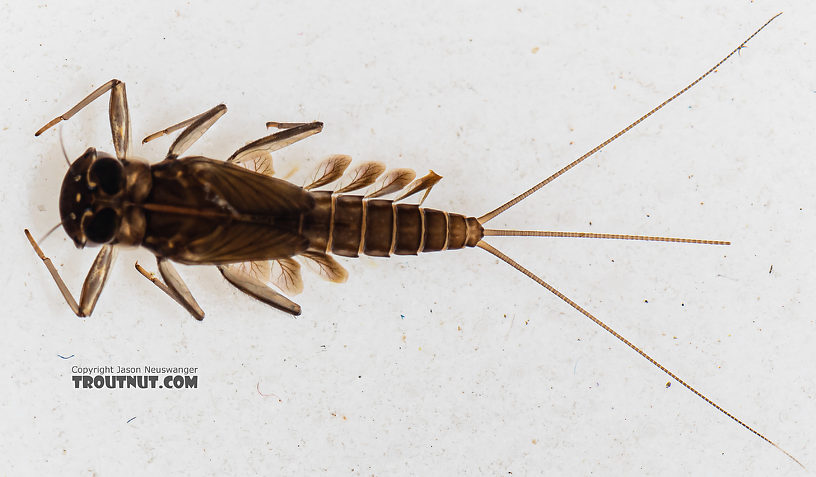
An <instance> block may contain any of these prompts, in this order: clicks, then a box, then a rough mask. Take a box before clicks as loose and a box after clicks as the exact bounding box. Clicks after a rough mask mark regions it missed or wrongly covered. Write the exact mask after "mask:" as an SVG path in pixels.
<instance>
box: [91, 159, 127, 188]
mask: <svg viewBox="0 0 816 477" xmlns="http://www.w3.org/2000/svg"><path fill="white" fill-rule="evenodd" d="M88 185H89V186H90V187H91V188H94V187H99V188H100V189H102V190H103V191H104V192H105V193H106V194H108V195H116V194H117V193H118V192H119V191H120V190H121V189H122V163H121V162H119V161H117V160H116V159H113V158H111V157H103V158H101V159H98V160H97V161H96V162H94V163H93V164H92V165H91V168H90V169H89V170H88Z"/></svg>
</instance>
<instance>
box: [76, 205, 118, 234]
mask: <svg viewBox="0 0 816 477" xmlns="http://www.w3.org/2000/svg"><path fill="white" fill-rule="evenodd" d="M116 222H117V217H116V212H114V210H113V209H111V208H110V207H105V208H104V209H101V210H99V211H98V212H96V213H95V214H91V213H90V212H88V213H86V214H85V215H84V216H83V217H82V231H83V232H85V236H86V237H87V238H88V240H89V241H91V242H94V243H108V242H110V241H111V240H113V236H114V234H115V233H116Z"/></svg>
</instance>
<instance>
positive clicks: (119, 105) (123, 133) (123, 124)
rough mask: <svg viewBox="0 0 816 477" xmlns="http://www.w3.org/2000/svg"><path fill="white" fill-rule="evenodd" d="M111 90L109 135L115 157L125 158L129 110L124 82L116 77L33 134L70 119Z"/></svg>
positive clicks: (128, 138)
mask: <svg viewBox="0 0 816 477" xmlns="http://www.w3.org/2000/svg"><path fill="white" fill-rule="evenodd" d="M108 91H110V92H111V98H110V106H109V110H108V116H109V118H110V127H111V136H112V137H113V147H114V149H115V150H116V157H117V158H119V159H127V157H128V155H129V154H130V112H129V111H128V104H127V94H126V93H125V83H123V82H121V81H119V80H118V79H112V80H110V81H108V82H107V83H105V84H103V85H102V86H100V87H99V88H97V89H96V90H95V91H94V92H93V93H91V94H89V95H88V96H86V97H85V99H83V100H82V101H80V102H79V103H77V105H76V106H74V107H73V108H71V109H69V110H68V111H66V112H65V113H64V114H61V115H59V116H57V117H56V118H54V119H52V120H51V121H49V122H48V124H46V125H45V126H43V127H41V128H40V130H39V131H37V132H36V133H34V136H39V135H40V134H42V133H44V132H45V131H47V130H48V129H50V128H51V127H53V126H54V125H56V124H57V123H59V122H61V121H67V120H68V119H71V117H72V116H73V115H75V114H76V113H78V112H80V111H81V110H82V109H83V108H84V107H85V106H87V105H89V104H91V103H92V102H93V101H94V100H95V99H97V98H98V97H100V96H102V95H103V94H105V93H107V92H108Z"/></svg>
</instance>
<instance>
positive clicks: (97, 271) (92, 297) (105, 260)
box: [25, 229, 116, 317]
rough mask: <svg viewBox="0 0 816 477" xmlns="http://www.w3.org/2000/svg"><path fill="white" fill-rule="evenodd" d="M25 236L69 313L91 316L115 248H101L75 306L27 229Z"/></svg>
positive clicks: (111, 246) (60, 279) (58, 276)
mask: <svg viewBox="0 0 816 477" xmlns="http://www.w3.org/2000/svg"><path fill="white" fill-rule="evenodd" d="M25 235H26V238H28V241H29V242H30V243H31V246H32V247H34V251H35V252H37V256H39V257H40V259H42V261H43V263H45V267H46V268H47V269H48V271H49V272H51V276H52V277H53V278H54V281H55V282H56V284H57V287H58V288H59V290H60V292H61V293H62V296H63V297H64V298H65V301H67V302H68V306H70V307H71V311H73V312H74V314H75V315H76V316H79V317H84V316H91V313H93V310H94V307H96V302H97V300H99V295H101V294H102V289H103V288H104V287H105V282H107V280H108V275H109V272H110V268H111V265H112V264H113V260H114V259H115V258H116V248H115V247H114V246H113V245H103V246H102V250H100V251H99V253H98V254H97V255H96V259H94V262H93V265H91V269H90V270H88V275H87V276H86V277H85V282H84V283H83V284H82V293H81V294H80V296H79V305H77V302H76V300H74V296H73V295H72V294H71V291H70V290H69V289H68V286H66V285H65V282H64V281H62V277H60V275H59V272H57V269H56V267H54V264H53V263H52V262H51V259H50V258H48V257H46V256H45V254H44V253H43V251H42V249H40V246H39V245H37V242H36V241H35V240H34V237H32V236H31V232H29V231H28V229H25Z"/></svg>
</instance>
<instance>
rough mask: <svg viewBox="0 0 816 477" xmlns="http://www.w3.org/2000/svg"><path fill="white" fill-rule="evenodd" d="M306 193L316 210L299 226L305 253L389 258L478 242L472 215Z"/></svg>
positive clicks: (357, 197) (480, 231) (479, 235)
mask: <svg viewBox="0 0 816 477" xmlns="http://www.w3.org/2000/svg"><path fill="white" fill-rule="evenodd" d="M311 194H312V196H313V197H314V199H315V207H314V209H313V210H312V211H310V212H308V213H306V214H304V217H303V222H302V225H301V233H302V234H303V235H304V236H305V237H306V238H308V239H309V250H314V251H319V252H330V253H333V254H335V255H341V256H344V257H357V256H359V255H360V254H361V253H362V254H365V255H370V256H374V257H388V256H390V255H391V254H396V255H416V254H418V253H419V252H437V251H440V250H455V249H460V248H464V247H466V246H467V247H473V246H475V245H476V243H477V242H479V240H481V239H482V235H483V229H482V226H481V225H480V224H479V222H478V221H476V219H475V218H473V217H465V216H464V215H460V214H453V213H449V212H444V211H441V210H435V209H425V208H421V207H419V206H417V205H412V204H395V203H394V202H393V201H390V200H382V199H364V198H363V196H360V195H334V196H333V195H332V193H331V192H312V193H311Z"/></svg>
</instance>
